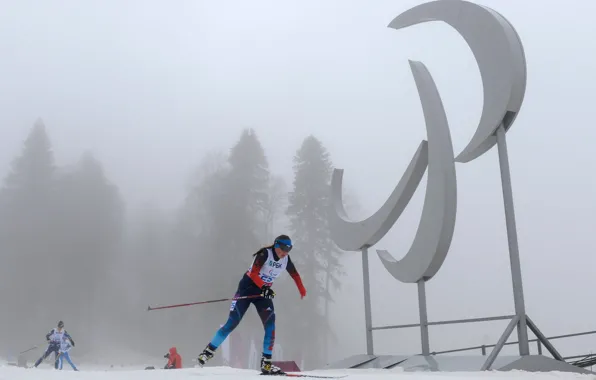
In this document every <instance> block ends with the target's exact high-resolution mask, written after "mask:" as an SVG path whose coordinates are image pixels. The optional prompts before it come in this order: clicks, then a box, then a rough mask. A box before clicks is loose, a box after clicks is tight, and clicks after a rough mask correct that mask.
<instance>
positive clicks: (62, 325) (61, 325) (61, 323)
mask: <svg viewBox="0 0 596 380" xmlns="http://www.w3.org/2000/svg"><path fill="white" fill-rule="evenodd" d="M63 327H64V322H62V321H60V322H58V328H59V329H61V328H63Z"/></svg>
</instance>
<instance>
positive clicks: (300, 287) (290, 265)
mask: <svg viewBox="0 0 596 380" xmlns="http://www.w3.org/2000/svg"><path fill="white" fill-rule="evenodd" d="M286 270H287V271H288V273H289V274H290V276H291V277H292V279H293V280H294V282H295V283H296V287H298V291H299V292H300V297H302V298H304V296H305V295H306V289H305V288H304V285H303V284H302V278H301V277H300V273H298V270H297V269H296V267H295V266H294V263H293V262H292V259H291V258H290V256H288V266H287V267H286Z"/></svg>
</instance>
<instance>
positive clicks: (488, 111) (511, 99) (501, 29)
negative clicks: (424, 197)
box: [389, 0, 527, 162]
mask: <svg viewBox="0 0 596 380" xmlns="http://www.w3.org/2000/svg"><path fill="white" fill-rule="evenodd" d="M429 21H443V22H445V23H447V24H448V25H450V26H451V27H453V28H454V29H455V30H456V31H457V32H458V33H459V34H460V35H461V36H462V37H463V38H464V40H465V41H466V42H467V44H468V46H469V47H470V49H471V50H472V53H473V54H474V58H475V59H476V62H477V63H478V68H479V70H480V77H481V78H482V86H483V90H484V105H483V108H482V116H481V117H480V122H479V123H478V128H477V129H476V132H475V133H474V136H473V137H472V139H471V140H470V142H469V143H468V145H467V146H466V147H465V148H464V149H463V150H462V152H461V153H460V154H459V155H458V156H457V157H456V161H457V162H470V161H472V160H474V159H475V158H478V157H480V156H481V155H483V154H484V153H485V152H487V151H488V150H489V149H490V148H492V147H493V146H494V145H495V144H496V142H497V139H496V136H495V131H496V130H497V128H499V126H500V125H501V124H503V126H504V128H505V131H507V130H509V128H510V127H511V125H512V124H513V121H514V120H515V118H516V117H517V114H518V112H519V110H520V108H521V105H522V103H523V99H524V95H525V92H526V78H527V71H526V58H525V54H524V49H523V45H522V43H521V40H520V38H519V35H518V34H517V32H516V31H515V28H514V27H513V26H512V25H511V24H510V23H509V21H507V20H506V19H505V18H504V17H503V16H501V15H500V14H499V13H498V12H496V11H495V10H493V9H490V8H488V7H485V6H482V5H478V4H474V3H470V2H468V1H463V0H437V1H432V2H429V3H425V4H421V5H418V6H416V7H414V8H411V9H409V10H407V11H405V12H404V13H402V14H400V15H399V16H397V17H396V18H395V19H393V21H391V23H389V27H390V28H393V29H402V28H405V27H408V26H412V25H416V24H420V23H423V22H429Z"/></svg>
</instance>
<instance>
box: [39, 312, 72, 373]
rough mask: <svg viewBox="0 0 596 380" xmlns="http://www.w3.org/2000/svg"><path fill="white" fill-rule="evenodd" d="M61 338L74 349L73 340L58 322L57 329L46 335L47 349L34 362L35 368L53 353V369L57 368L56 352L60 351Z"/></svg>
mask: <svg viewBox="0 0 596 380" xmlns="http://www.w3.org/2000/svg"><path fill="white" fill-rule="evenodd" d="M62 337H67V338H68V339H69V340H70V342H71V343H72V346H73V347H74V340H73V339H72V337H71V336H70V335H69V334H68V332H66V330H64V322H62V321H59V322H58V328H53V329H52V330H51V331H50V332H49V333H47V334H46V340H47V341H48V343H49V344H48V348H47V349H46V351H45V352H44V354H43V355H42V356H41V357H40V358H39V359H37V361H36V362H35V365H34V366H35V367H37V366H38V365H40V364H41V362H42V361H43V360H44V359H45V358H47V357H48V356H50V354H51V353H52V352H53V353H54V368H56V369H57V368H58V351H60V344H61V342H62Z"/></svg>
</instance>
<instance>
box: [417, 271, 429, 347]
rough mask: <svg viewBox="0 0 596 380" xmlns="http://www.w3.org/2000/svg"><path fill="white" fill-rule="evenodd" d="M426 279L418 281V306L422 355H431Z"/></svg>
mask: <svg viewBox="0 0 596 380" xmlns="http://www.w3.org/2000/svg"><path fill="white" fill-rule="evenodd" d="M425 285H426V281H424V279H421V280H419V281H418V308H419V313H420V339H421V340H420V341H421V343H422V355H424V356H428V355H430V343H429V338H428V314H427V311H426V289H425Z"/></svg>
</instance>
